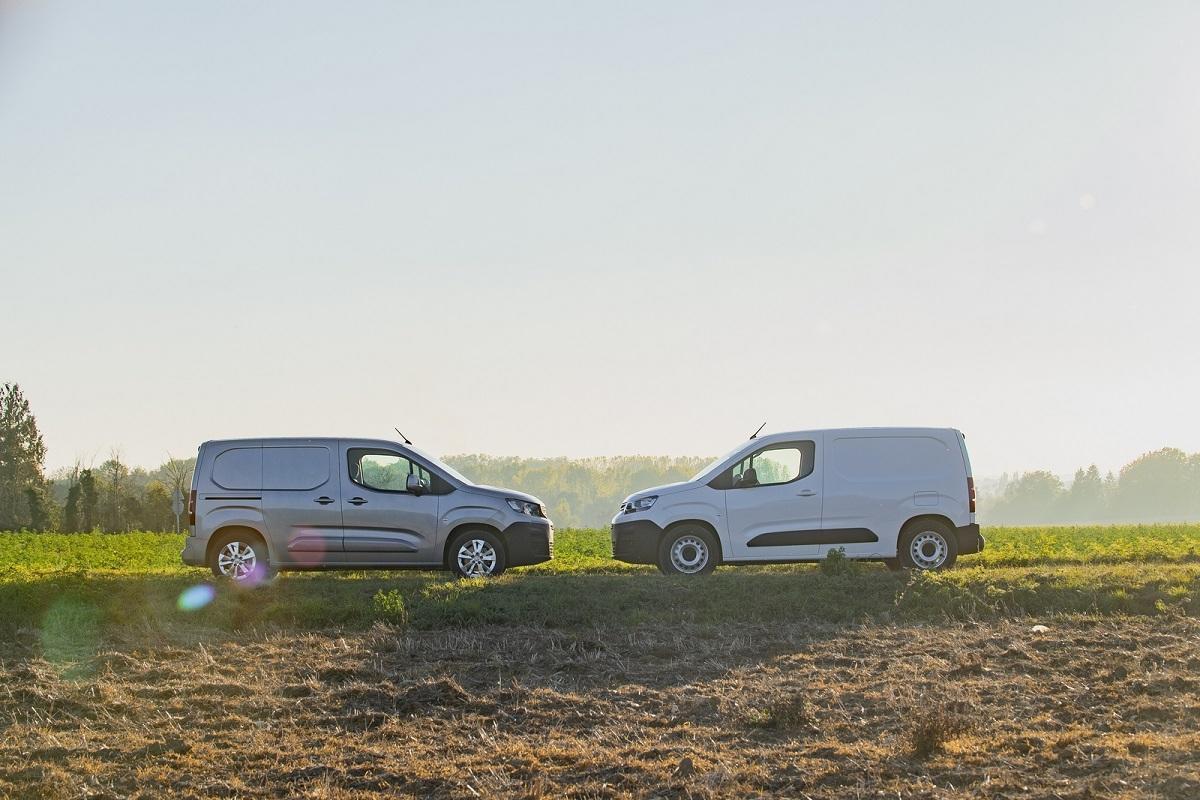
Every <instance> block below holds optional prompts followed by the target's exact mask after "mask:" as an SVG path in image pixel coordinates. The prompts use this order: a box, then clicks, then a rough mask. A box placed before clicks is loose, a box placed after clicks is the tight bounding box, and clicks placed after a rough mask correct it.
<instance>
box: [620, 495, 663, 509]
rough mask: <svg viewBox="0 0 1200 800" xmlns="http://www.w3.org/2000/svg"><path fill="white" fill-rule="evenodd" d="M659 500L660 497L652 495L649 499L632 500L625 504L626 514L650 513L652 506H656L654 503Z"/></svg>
mask: <svg viewBox="0 0 1200 800" xmlns="http://www.w3.org/2000/svg"><path fill="white" fill-rule="evenodd" d="M657 499H658V495H656V494H652V495H650V496H649V497H639V498H638V499H637V500H631V501H629V502H628V503H626V504H625V513H626V514H633V513H636V512H638V511H649V510H650V506H652V505H654V501H655V500H657Z"/></svg>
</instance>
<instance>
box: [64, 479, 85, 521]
mask: <svg viewBox="0 0 1200 800" xmlns="http://www.w3.org/2000/svg"><path fill="white" fill-rule="evenodd" d="M80 493H81V492H80V488H79V481H78V480H75V481H73V482H72V483H71V486H70V488H68V489H67V502H66V504H65V505H64V506H63V519H62V529H63V530H64V531H65V532H67V533H75V532H76V531H78V530H79V510H80V509H79V496H80Z"/></svg>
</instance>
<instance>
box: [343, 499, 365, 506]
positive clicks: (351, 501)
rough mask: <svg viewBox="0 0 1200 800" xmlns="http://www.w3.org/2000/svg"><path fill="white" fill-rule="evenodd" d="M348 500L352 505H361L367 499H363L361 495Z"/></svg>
mask: <svg viewBox="0 0 1200 800" xmlns="http://www.w3.org/2000/svg"><path fill="white" fill-rule="evenodd" d="M346 502H347V503H349V504H350V505H352V506H361V505H365V504H366V502H367V501H366V500H363V499H362V498H361V497H351V498H350V499H349V500H347V501H346Z"/></svg>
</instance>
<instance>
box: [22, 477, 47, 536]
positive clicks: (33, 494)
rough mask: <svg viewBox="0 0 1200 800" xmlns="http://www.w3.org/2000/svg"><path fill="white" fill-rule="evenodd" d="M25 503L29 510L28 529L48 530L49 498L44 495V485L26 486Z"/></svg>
mask: <svg viewBox="0 0 1200 800" xmlns="http://www.w3.org/2000/svg"><path fill="white" fill-rule="evenodd" d="M25 505H26V507H27V508H28V510H29V529H30V530H31V531H38V532H42V531H48V530H50V528H51V525H52V522H51V517H50V498H48V497H47V496H46V487H44V486H41V485H38V486H33V485H30V486H26V487H25Z"/></svg>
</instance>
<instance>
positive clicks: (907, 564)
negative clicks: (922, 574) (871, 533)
mask: <svg viewBox="0 0 1200 800" xmlns="http://www.w3.org/2000/svg"><path fill="white" fill-rule="evenodd" d="M896 555H897V556H898V558H899V561H900V565H901V566H902V567H904V568H905V569H919V570H942V569H950V567H953V566H954V562H955V561H957V560H958V542H957V540H956V539H955V538H954V535H953V534H952V533H951V531H950V528H949V527H947V526H946V524H945V523H943V522H938V521H937V520H917V521H916V522H912V523H909V524H908V525H907V526H905V528H904V531H903V532H902V533H901V534H900V547H899V552H898V553H897V554H896Z"/></svg>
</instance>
